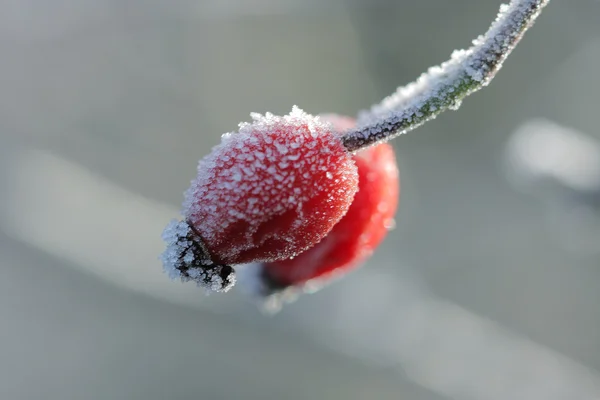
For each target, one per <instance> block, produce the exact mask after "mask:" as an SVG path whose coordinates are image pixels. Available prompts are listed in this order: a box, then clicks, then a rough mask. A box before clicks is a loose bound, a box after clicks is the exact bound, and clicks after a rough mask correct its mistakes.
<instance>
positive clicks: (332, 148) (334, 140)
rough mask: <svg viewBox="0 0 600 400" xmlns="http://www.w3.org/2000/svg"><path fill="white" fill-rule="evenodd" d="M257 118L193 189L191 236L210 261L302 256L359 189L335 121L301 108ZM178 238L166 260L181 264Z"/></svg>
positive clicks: (206, 162) (226, 143) (210, 162)
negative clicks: (334, 128)
mask: <svg viewBox="0 0 600 400" xmlns="http://www.w3.org/2000/svg"><path fill="white" fill-rule="evenodd" d="M252 117H253V119H254V121H253V122H252V123H243V124H240V129H239V132H238V133H230V134H225V135H223V138H222V142H221V144H220V145H218V146H216V147H214V148H213V149H212V151H211V153H210V154H209V155H208V156H206V157H205V158H204V159H202V160H201V161H200V163H199V166H198V176H197V178H196V179H195V180H194V181H192V184H191V186H190V188H189V189H188V190H187V192H186V195H185V201H184V207H183V214H184V217H185V221H186V223H187V225H189V231H188V232H186V235H188V236H186V237H187V238H188V240H187V241H186V240H184V241H183V242H184V245H185V244H188V245H189V244H190V243H191V239H190V238H194V237H195V238H196V239H199V240H198V241H197V242H198V243H192V244H194V246H195V247H194V249H193V251H191V252H190V253H194V252H196V253H199V254H197V257H195V258H198V256H201V255H202V254H201V253H205V256H206V255H207V256H206V257H205V258H206V260H204V264H205V265H212V264H217V265H223V266H224V265H229V264H240V263H250V262H261V261H262V262H267V261H275V260H282V259H286V258H290V257H293V256H295V255H296V254H298V253H300V252H302V251H304V250H306V249H308V248H310V247H312V246H313V245H315V244H316V243H318V242H319V241H320V240H321V239H323V237H325V235H327V233H328V232H329V231H330V230H331V228H332V227H333V226H334V225H335V224H336V223H337V222H338V221H339V220H340V219H341V218H342V217H343V216H344V215H345V214H346V212H347V211H348V208H349V207H350V204H351V203H352V200H353V198H354V195H355V193H356V191H357V188H358V173H357V168H356V165H355V164H354V161H353V159H352V156H351V155H350V154H349V153H348V152H347V151H346V149H345V148H344V147H343V145H342V143H341V140H340V138H339V136H338V135H337V134H336V133H335V132H333V130H332V127H331V125H330V124H329V123H326V122H322V121H321V120H320V119H319V118H315V117H313V116H311V115H308V114H306V113H304V112H303V111H302V110H300V109H298V108H294V109H293V110H292V112H291V113H290V114H289V115H286V116H283V117H278V116H274V115H271V114H266V115H265V116H261V115H258V114H253V115H252ZM179 229H180V230H183V228H181V227H180V228H179ZM190 232H191V236H190ZM176 237H177V235H175V236H173V235H171V236H169V238H166V239H165V240H167V242H168V244H169V246H168V247H170V248H171V249H172V250H174V251H171V252H167V253H171V254H170V255H169V257H166V259H165V256H163V262H164V263H165V266H166V269H169V267H170V266H169V264H170V263H171V264H172V263H173V262H175V263H176V264H177V265H178V266H176V267H175V269H176V270H178V271H181V270H183V269H185V268H186V267H185V265H184V264H186V263H185V262H182V261H181V260H182V257H183V256H182V254H184V252H182V251H177V249H176V248H177V247H181V246H180V242H181V240H177V239H175V238H176ZM188 247H189V246H188ZM192 258H193V257H192V256H191V255H190V256H188V261H191V260H192ZM211 263H212V264H211ZM188 264H189V263H188ZM211 267H212V266H211ZM194 268H196V267H194ZM170 269H171V270H173V268H172V267H171V268H170ZM172 275H174V276H177V271H175V273H174V274H172ZM186 279H187V277H186ZM203 279H204V277H203ZM205 281H206V279H204V283H206V282H205Z"/></svg>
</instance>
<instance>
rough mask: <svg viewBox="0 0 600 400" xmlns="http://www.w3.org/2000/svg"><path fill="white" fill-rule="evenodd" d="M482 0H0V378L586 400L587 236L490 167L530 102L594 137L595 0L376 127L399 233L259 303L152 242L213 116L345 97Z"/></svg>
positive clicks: (15, 395)
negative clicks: (168, 256) (412, 112)
mask: <svg viewBox="0 0 600 400" xmlns="http://www.w3.org/2000/svg"><path fill="white" fill-rule="evenodd" d="M499 4H500V2H499V1H496V0H494V1H492V0H486V1H481V0H452V1H449V0H419V1H406V0H397V1H392V0H327V1H322V0H310V1H309V0H251V1H250V0H249V1H244V0H228V1H221V0H211V1H208V0H174V1H159V0H150V1H148V0H144V1H142V0H55V1H52V2H49V1H41V0H0V88H1V90H0V398H1V399H7V400H13V399H14V400H21V399H50V400H52V399H57V400H58V399H61V400H63V399H115V400H117V399H132V400H133V399H140V400H153V399H157V400H158V399H206V400H212V399H245V400H251V399H257V400H258V399H343V400H354V399H365V400H366V399H407V400H408V399H410V400H415V399H423V400H441V399H473V400H487V399H502V400H508V399H511V400H514V399H524V400H537V399H539V400H547V399H569V400H573V399H599V398H600V347H599V346H598V343H599V341H600V308H599V307H598V304H599V303H600V263H599V262H600V249H599V248H600V241H599V240H598V237H600V235H599V236H594V234H598V231H597V230H595V228H594V226H595V225H593V224H592V228H590V227H587V228H586V229H587V230H584V231H581V229H580V226H579V224H578V223H572V222H573V221H572V220H571V217H570V214H569V213H568V212H567V211H564V210H563V208H562V206H561V205H560V204H562V203H561V202H560V201H557V202H556V204H559V206H557V207H554V206H552V207H548V204H547V203H548V202H547V200H552V199H551V198H552V196H554V194H555V192H552V191H551V192H550V193H549V194H544V195H543V196H536V195H535V193H534V195H532V192H535V189H532V191H529V192H528V191H523V190H519V189H518V188H516V187H515V186H514V185H512V184H511V183H510V179H509V178H508V177H507V176H506V174H505V168H503V154H504V151H505V150H504V149H505V146H506V143H507V141H508V139H509V137H510V135H511V134H512V133H513V132H515V131H516V130H518V129H519V127H521V126H523V124H527V123H528V121H531V120H532V119H540V118H541V119H545V120H548V121H552V122H553V123H556V124H558V125H560V126H564V127H569V128H570V129H574V130H577V131H580V132H583V133H585V134H586V135H589V136H591V137H592V138H595V140H598V139H600V137H599V133H598V129H597V127H598V122H597V121H598V93H599V92H600V81H598V80H597V78H596V73H597V70H598V63H599V62H600V26H599V25H598V23H597V22H598V16H599V15H600V2H598V1H597V0H569V1H561V0H554V1H553V2H552V3H551V4H550V6H549V7H548V8H547V10H546V11H545V13H544V14H543V15H542V17H541V19H540V21H539V23H538V24H537V25H536V26H535V28H534V29H533V30H531V32H529V34H528V35H527V36H526V37H525V39H524V41H523V42H522V44H521V45H520V46H519V47H518V48H517V50H516V51H515V52H514V54H513V55H512V56H511V57H510V58H509V59H508V61H507V63H506V64H505V67H504V69H503V70H502V71H501V73H500V74H499V75H498V77H497V78H496V80H495V81H494V82H493V83H492V84H491V85H490V86H489V87H488V88H487V89H486V90H484V91H482V92H480V93H478V94H476V95H474V96H473V97H471V98H469V99H467V100H466V101H465V102H464V104H463V106H462V108H461V109H460V110H459V111H458V112H451V113H447V114H444V115H442V116H441V117H440V118H438V119H437V120H435V121H433V122H431V123H429V124H427V125H425V126H424V127H422V128H420V129H419V130H417V131H415V132H412V133H410V134H408V135H406V136H403V137H400V138H398V139H396V140H395V141H394V142H393V143H394V146H395V147H396V149H397V155H398V162H399V166H400V171H401V177H402V195H401V201H400V208H399V212H398V215H397V228H396V229H395V230H394V231H392V232H391V233H390V234H389V236H388V238H387V240H386V242H385V243H384V245H383V246H382V247H381V249H380V250H379V251H378V252H377V253H376V254H375V255H374V257H373V258H372V259H371V260H370V261H369V262H368V263H367V265H365V266H364V267H363V268H362V269H360V270H358V271H356V272H355V273H353V274H351V275H349V276H347V277H346V278H345V279H343V280H341V281H339V282H337V283H335V284H334V285H332V286H331V287H329V288H327V289H326V290H323V291H321V292H318V293H316V294H313V295H306V296H303V297H302V298H301V299H300V300H299V301H298V302H296V303H294V304H291V305H288V306H286V307H285V308H284V309H283V310H282V312H280V313H279V314H277V315H275V316H267V315H264V314H263V313H261V312H260V310H259V309H258V308H257V307H256V305H255V304H254V303H253V302H252V301H251V300H249V299H248V297H246V296H244V295H243V293H240V290H239V289H236V290H234V292H232V293H229V294H227V295H212V296H209V297H206V296H204V294H203V293H202V292H201V291H200V290H198V289H197V288H195V287H194V286H193V285H191V284H188V285H181V284H179V283H177V282H170V281H169V280H168V279H167V278H166V276H164V275H163V274H162V272H161V266H160V264H159V261H158V260H157V257H158V254H159V253H160V252H161V251H162V250H163V245H162V243H161V240H160V234H161V231H162V229H163V227H164V226H165V225H166V223H167V222H168V221H169V220H170V219H171V218H174V217H177V214H178V210H179V205H180V203H181V200H182V192H183V191H184V190H185V189H186V188H187V186H188V184H189V181H190V179H191V178H192V177H193V176H194V174H195V168H196V164H197V161H198V159H199V158H200V157H201V156H203V155H204V154H206V153H207V152H208V151H209V149H210V147H211V146H213V145H215V144H216V143H218V141H219V137H220V134H222V133H224V132H228V131H232V130H235V129H236V127H237V123H238V122H240V121H246V120H248V119H249V113H250V112H261V113H263V112H266V111H271V112H273V113H276V114H284V113H287V112H289V111H290V109H291V107H292V105H294V104H297V105H298V106H299V107H301V108H303V109H304V110H306V111H307V112H310V113H321V112H337V113H342V114H348V115H355V113H356V112H357V111H358V110H359V109H363V108H366V107H369V106H370V105H371V104H372V103H374V102H377V101H378V100H380V99H381V98H383V97H384V96H386V95H388V94H390V93H391V92H392V91H394V90H395V88H396V86H398V85H400V84H404V83H407V82H409V81H411V80H413V79H414V78H415V77H416V76H418V75H419V74H420V73H421V72H423V71H424V70H425V69H426V68H427V67H429V66H431V65H434V64H438V63H440V62H442V61H444V60H445V59H447V58H448V56H449V55H450V53H451V51H452V50H453V49H455V48H463V47H466V46H468V45H469V44H470V41H471V39H473V38H475V37H476V36H477V35H478V34H480V33H483V32H484V30H485V29H486V28H487V26H488V25H489V23H490V22H491V20H492V19H493V17H494V16H495V15H496V12H497V9H498V6H499ZM542 147H543V146H542ZM542 150H543V148H540V151H542ZM575 197H577V196H575ZM582 201H583V200H582ZM565 208H567V209H568V208H569V207H568V206H566V207H565ZM549 209H552V210H554V211H551V212H550V213H549V211H548V210H549ZM563 211H564V212H563ZM586 215H587V217H586V220H588V219H590V220H593V219H594V218H597V217H598V216H597V214H594V213H593V212H592V213H591V214H586ZM565 238H567V239H565ZM567 242H568V245H566V244H567Z"/></svg>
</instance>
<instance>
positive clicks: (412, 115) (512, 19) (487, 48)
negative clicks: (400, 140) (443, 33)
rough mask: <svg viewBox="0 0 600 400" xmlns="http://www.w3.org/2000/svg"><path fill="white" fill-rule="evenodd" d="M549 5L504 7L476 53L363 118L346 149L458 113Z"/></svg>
mask: <svg viewBox="0 0 600 400" xmlns="http://www.w3.org/2000/svg"><path fill="white" fill-rule="evenodd" d="M549 2H550V0H513V1H511V3H510V4H508V5H502V6H501V8H500V12H499V14H498V17H497V18H496V20H495V21H494V22H493V23H492V25H491V26H490V28H489V30H488V31H487V32H486V34H485V35H483V36H480V37H478V38H477V39H475V40H474V41H473V46H472V47H471V48H469V49H467V50H456V51H454V53H453V54H452V56H451V58H450V60H448V61H446V62H445V63H443V64H441V65H439V66H435V67H432V68H430V69H429V71H427V72H426V73H424V74H423V75H421V76H420V77H419V78H418V79H417V81H415V82H413V83H411V84H409V85H407V86H404V87H400V88H398V90H397V91H396V92H395V93H394V94H392V95H391V96H389V97H387V98H385V99H384V100H383V101H382V102H381V103H379V104H377V105H374V106H373V107H372V108H371V109H370V110H369V111H363V112H362V113H360V114H359V116H358V121H357V127H356V129H353V130H351V131H349V132H347V133H346V134H344V136H343V138H342V140H343V142H344V146H345V147H346V148H347V149H348V150H349V151H351V152H354V151H357V150H360V149H362V148H365V147H368V146H371V145H373V144H375V143H377V142H381V141H385V140H388V139H391V138H393V137H395V136H398V135H400V134H403V133H406V132H408V131H411V130H413V129H415V128H417V127H418V126H420V125H422V124H423V123H425V122H427V121H429V120H431V119H434V118H435V117H436V116H437V115H438V114H440V113H442V112H443V111H445V110H447V109H452V110H456V109H458V107H459V106H460V104H461V101H462V99H463V98H465V97H466V96H468V95H470V94H471V93H473V92H476V91H477V90H479V89H481V88H482V87H484V86H486V85H488V84H489V83H490V81H491V80H492V79H493V78H494V76H495V75H496V73H497V72H498V70H500V68H501V67H502V63H503V62H504V60H505V59H506V57H508V55H509V54H510V52H511V51H512V50H513V49H514V48H515V46H516V45H517V43H519V41H520V40H521V38H522V37H523V34H524V33H525V32H526V31H527V29H529V28H530V27H531V26H532V25H533V23H534V21H535V20H536V18H537V17H538V16H539V14H540V13H541V12H542V8H543V7H545V6H546V5H547V4H548V3H549Z"/></svg>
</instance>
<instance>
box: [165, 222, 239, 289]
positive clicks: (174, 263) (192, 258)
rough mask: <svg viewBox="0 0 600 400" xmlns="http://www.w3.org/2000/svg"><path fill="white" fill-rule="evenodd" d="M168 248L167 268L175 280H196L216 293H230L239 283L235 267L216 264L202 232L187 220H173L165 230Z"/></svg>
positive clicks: (166, 255)
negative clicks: (198, 231) (236, 282)
mask: <svg viewBox="0 0 600 400" xmlns="http://www.w3.org/2000/svg"><path fill="white" fill-rule="evenodd" d="M163 240H164V241H165V242H166V243H167V249H166V250H165V252H164V253H163V254H162V261H163V265H164V266H165V270H166V271H167V273H168V274H169V276H170V277H171V278H172V279H181V281H182V282H186V281H194V282H196V283H197V284H198V286H201V287H204V288H205V289H207V290H210V291H214V292H227V291H228V290H229V289H231V288H232V287H233V286H234V285H235V281H236V276H235V271H234V269H233V268H232V267H231V266H229V265H224V264H217V263H214V262H213V261H212V259H211V256H210V254H209V252H208V250H207V249H206V246H205V245H204V243H203V242H202V239H201V238H200V235H198V233H197V232H196V231H195V230H194V228H193V227H192V226H191V225H190V224H189V223H188V222H186V221H172V222H171V223H170V224H169V225H168V226H167V228H166V229H165V230H164V232H163Z"/></svg>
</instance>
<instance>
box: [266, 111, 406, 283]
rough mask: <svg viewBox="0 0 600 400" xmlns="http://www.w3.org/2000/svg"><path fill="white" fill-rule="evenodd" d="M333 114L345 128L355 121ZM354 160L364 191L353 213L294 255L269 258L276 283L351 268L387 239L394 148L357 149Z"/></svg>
mask: <svg viewBox="0 0 600 400" xmlns="http://www.w3.org/2000/svg"><path fill="white" fill-rule="evenodd" d="M329 118H330V120H332V122H334V123H335V126H336V127H337V128H338V129H340V130H344V129H347V128H350V127H351V125H352V124H353V122H352V120H351V119H349V118H343V117H335V118H331V117H329ZM354 161H355V163H356V165H357V167H358V175H359V183H358V185H359V191H358V193H357V194H356V196H355V197H354V201H353V203H352V205H351V206H350V209H349V210H348V212H347V214H346V215H345V216H344V218H342V219H341V220H340V222H338V223H337V224H336V225H335V226H334V227H333V229H332V230H331V232H329V234H327V236H326V237H325V238H324V239H323V240H322V241H321V242H319V243H318V244H317V245H316V246H314V247H312V248H310V249H309V250H307V251H305V252H303V253H301V254H300V255H298V256H296V257H294V258H291V259H287V260H280V261H275V262H271V263H266V264H264V266H263V271H262V274H263V278H265V279H266V280H267V281H268V282H269V284H270V285H271V286H272V287H275V288H281V287H287V286H300V285H302V284H304V283H305V282H307V281H309V280H313V279H315V278H318V279H319V281H323V280H327V279H328V278H331V277H332V276H333V275H338V274H341V273H345V272H347V271H348V270H351V269H353V268H355V267H357V266H358V265H359V264H360V263H361V262H363V261H364V260H365V259H366V258H367V257H368V256H369V255H370V254H371V253H372V252H373V250H374V249H375V248H376V247H377V246H378V245H379V244H380V243H381V241H382V240H383V239H384V237H385V235H386V233H387V232H388V230H389V228H390V227H391V225H392V224H393V216H394V213H395V211H396V207H397V204H398V196H399V189H400V184H399V173H398V169H397V167H396V160H395V157H394V150H393V148H392V146H390V145H389V144H387V143H383V144H379V145H376V146H374V147H370V148H368V149H366V150H363V151H362V152H360V153H358V154H356V155H355V156H354Z"/></svg>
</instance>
